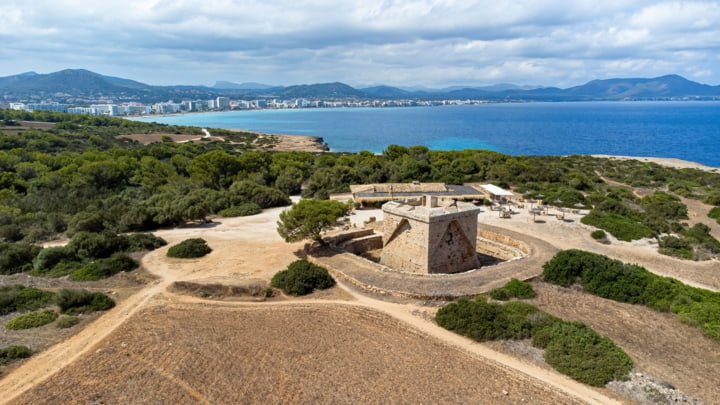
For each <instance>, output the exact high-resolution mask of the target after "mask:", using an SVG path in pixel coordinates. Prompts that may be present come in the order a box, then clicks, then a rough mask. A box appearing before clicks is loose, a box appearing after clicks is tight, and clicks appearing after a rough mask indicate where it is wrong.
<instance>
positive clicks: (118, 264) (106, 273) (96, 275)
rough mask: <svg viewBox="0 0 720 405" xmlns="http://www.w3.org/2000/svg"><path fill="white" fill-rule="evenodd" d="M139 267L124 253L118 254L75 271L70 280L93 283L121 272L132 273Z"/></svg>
mask: <svg viewBox="0 0 720 405" xmlns="http://www.w3.org/2000/svg"><path fill="white" fill-rule="evenodd" d="M137 267H138V263H137V262H136V261H135V260H133V259H132V258H131V257H130V256H128V255H126V254H124V253H116V254H114V255H112V257H109V258H107V259H99V260H97V261H95V262H93V263H89V264H86V265H85V266H83V267H82V268H80V269H78V270H75V271H74V272H73V273H72V274H71V275H70V279H71V280H73V281H92V280H101V279H103V278H108V277H110V276H113V275H115V274H117V273H119V272H121V271H130V270H133V269H135V268H137Z"/></svg>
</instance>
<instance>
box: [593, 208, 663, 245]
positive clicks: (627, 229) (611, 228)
mask: <svg viewBox="0 0 720 405" xmlns="http://www.w3.org/2000/svg"><path fill="white" fill-rule="evenodd" d="M580 222H582V223H583V224H585V225H592V226H595V227H597V228H600V229H604V230H606V231H607V232H609V233H610V234H611V235H613V236H614V237H616V238H618V239H619V240H622V241H626V242H629V241H632V240H636V239H642V238H649V237H651V236H653V234H654V232H653V230H652V229H650V228H649V227H647V226H646V225H644V224H642V223H641V222H640V221H637V220H634V219H631V218H628V217H625V216H622V215H618V214H607V213H603V212H595V211H592V212H590V214H588V215H585V216H584V217H583V218H582V219H581V220H580Z"/></svg>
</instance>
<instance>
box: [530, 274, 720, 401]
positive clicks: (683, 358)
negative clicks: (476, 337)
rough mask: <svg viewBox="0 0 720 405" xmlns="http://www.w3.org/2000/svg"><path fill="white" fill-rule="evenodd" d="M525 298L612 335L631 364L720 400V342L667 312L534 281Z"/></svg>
mask: <svg viewBox="0 0 720 405" xmlns="http://www.w3.org/2000/svg"><path fill="white" fill-rule="evenodd" d="M533 288H535V291H536V292H537V293H538V296H537V297H536V298H535V299H533V300H530V301H529V302H530V303H532V304H534V305H537V306H538V307H539V308H540V309H542V310H544V311H547V312H549V313H551V314H553V315H556V316H559V317H562V318H563V319H566V320H576V321H581V322H584V323H585V324H587V325H589V326H591V327H592V328H593V329H595V330H596V331H598V332H599V333H601V334H603V335H605V336H607V337H609V338H610V339H612V340H613V341H614V342H615V343H616V344H617V345H619V346H620V347H622V348H623V350H625V352H627V353H628V354H629V355H630V357H632V359H633V361H634V362H635V367H636V368H637V369H639V370H642V371H643V372H645V373H649V374H651V375H653V376H654V377H655V378H657V379H659V380H661V381H667V382H669V383H671V384H672V385H673V386H675V387H676V388H678V389H679V390H681V391H683V392H684V393H685V394H687V395H688V396H690V397H694V398H698V399H700V400H702V401H703V402H704V403H705V404H718V403H720V388H719V387H720V344H718V342H717V341H714V340H712V339H709V338H706V337H704V336H703V335H702V332H701V331H700V329H699V328H696V327H692V326H689V325H686V324H683V323H682V322H680V321H679V320H678V318H677V316H675V315H673V314H671V313H663V312H658V311H654V310H652V309H649V308H646V307H644V306H640V305H630V304H623V303H619V302H615V301H611V300H607V299H603V298H599V297H596V296H593V295H590V294H586V293H582V292H579V291H574V290H571V289H568V288H562V287H557V286H553V285H550V284H546V283H540V282H534V283H533Z"/></svg>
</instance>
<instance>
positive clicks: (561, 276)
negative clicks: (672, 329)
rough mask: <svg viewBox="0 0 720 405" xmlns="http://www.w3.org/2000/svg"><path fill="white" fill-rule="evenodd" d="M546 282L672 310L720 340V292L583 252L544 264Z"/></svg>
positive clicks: (561, 255) (561, 254)
mask: <svg viewBox="0 0 720 405" xmlns="http://www.w3.org/2000/svg"><path fill="white" fill-rule="evenodd" d="M543 278H544V279H545V280H546V281H549V282H552V283H555V284H560V285H563V286H566V287H567V286H569V285H570V284H573V283H574V282H576V281H580V283H581V285H582V286H583V289H585V290H586V291H588V292H590V293H592V294H595V295H598V296H600V297H603V298H609V299H612V300H615V301H620V302H628V303H632V304H643V305H646V306H648V307H650V308H654V309H656V310H659V311H672V312H674V313H676V314H678V316H679V317H680V320H682V321H683V322H686V323H689V324H691V325H695V326H698V327H700V328H701V329H702V331H703V333H704V334H705V335H706V336H709V337H711V338H714V339H718V340H720V333H718V332H719V331H720V293H717V292H714V291H708V290H704V289H701V288H695V287H691V286H688V285H685V284H683V283H681V282H679V281H677V280H675V279H672V278H669V277H661V276H658V275H656V274H653V273H650V272H649V271H647V270H646V269H644V268H642V267H640V266H637V265H629V264H624V263H622V262H621V261H619V260H614V259H610V258H608V257H606V256H602V255H598V254H595V253H590V252H584V251H581V250H565V251H561V252H559V253H558V254H556V255H555V257H553V258H552V259H551V260H549V261H548V262H547V263H545V264H544V265H543Z"/></svg>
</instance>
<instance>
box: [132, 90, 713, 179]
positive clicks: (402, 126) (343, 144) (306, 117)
mask: <svg viewBox="0 0 720 405" xmlns="http://www.w3.org/2000/svg"><path fill="white" fill-rule="evenodd" d="M139 120H142V121H155V122H159V123H165V124H172V125H191V126H198V127H205V128H207V127H213V128H232V129H245V130H250V131H258V132H264V133H271V134H288V135H313V136H318V137H322V138H323V139H324V140H325V142H326V143H327V144H328V146H329V147H330V150H331V151H337V152H358V151H363V150H366V151H370V152H374V153H379V152H382V151H383V149H385V148H386V147H387V146H388V145H391V144H396V145H403V146H413V145H424V146H427V147H428V148H430V149H433V150H460V149H488V150H492V151H496V152H500V153H504V154H508V155H550V156H561V155H571V154H603V155H621V156H636V157H661V158H677V159H683V160H688V161H692V162H697V163H701V164H704V165H707V166H712V167H720V101H622V102H548V103H545V102H533V103H488V104H474V105H448V106H433V107H388V108H314V109H282V110H250V111H228V112H209V113H190V114H179V115H165V116H152V117H144V118H139Z"/></svg>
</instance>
